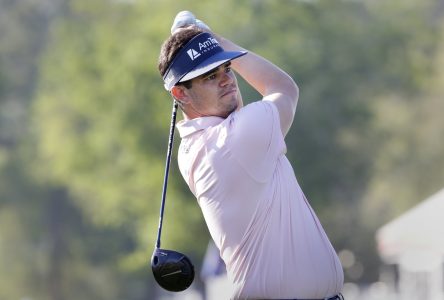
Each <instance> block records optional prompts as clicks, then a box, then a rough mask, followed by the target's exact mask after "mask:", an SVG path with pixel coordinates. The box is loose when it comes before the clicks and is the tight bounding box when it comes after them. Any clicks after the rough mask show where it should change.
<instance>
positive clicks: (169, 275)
mask: <svg viewBox="0 0 444 300" xmlns="http://www.w3.org/2000/svg"><path fill="white" fill-rule="evenodd" d="M177 106H178V104H177V102H176V101H175V100H174V103H173V112H172V116H171V126H170V136H169V140H168V151H167V158H166V164H165V176H164V180H163V190H162V202H161V204H160V218H159V228H158V231H157V241H156V247H155V249H154V252H153V255H152V257H151V269H152V270H153V275H154V278H155V279H156V281H157V283H158V284H159V285H160V286H161V287H162V288H164V289H166V290H168V291H171V292H181V291H183V290H186V289H187V288H188V287H189V286H190V285H191V283H193V280H194V266H193V264H192V263H191V260H190V259H189V258H188V257H186V256H185V255H184V254H182V253H180V252H177V251H173V250H165V249H160V236H161V234H162V225H163V213H164V210H165V198H166V191H167V185H168V173H169V169H170V161H171V152H172V149H173V140H174V127H175V125H176V115H177Z"/></svg>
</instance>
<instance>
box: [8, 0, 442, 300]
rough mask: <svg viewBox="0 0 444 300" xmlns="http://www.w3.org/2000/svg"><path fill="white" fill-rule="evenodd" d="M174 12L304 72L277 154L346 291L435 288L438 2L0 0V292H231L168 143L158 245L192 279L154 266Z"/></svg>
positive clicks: (419, 295) (194, 299) (19, 296)
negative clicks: (176, 283) (327, 244)
mask: <svg viewBox="0 0 444 300" xmlns="http://www.w3.org/2000/svg"><path fill="white" fill-rule="evenodd" d="M185 9H186V10H191V11H192V12H194V13H195V14H196V15H197V17H198V18H200V19H202V20H204V21H205V22H207V23H208V24H209V26H210V27H211V28H212V29H213V30H214V31H216V32H219V33H221V34H222V35H225V36H226V37H228V38H230V39H232V40H233V41H235V42H237V43H239V44H241V45H242V46H244V47H246V48H247V49H250V50H252V51H255V52H257V53H259V54H261V55H263V56H265V57H266V58H268V59H269V60H271V61H272V62H274V63H276V64H277V65H279V66H281V67H282V68H283V69H284V70H285V71H287V72H288V73H289V74H291V75H292V76H293V77H294V79H295V80H296V82H297V83H298V85H299V87H300V90H301V94H300V100H299V105H298V110H297V113H296V117H295V122H294V124H293V127H292V129H291V131H290V133H289V134H288V135H287V138H286V142H287V148H288V153H287V154H288V157H289V159H290V161H291V162H292V164H293V166H294V169H295V172H296V176H297V177H298V179H299V182H300V184H301V186H302V188H303V190H304V192H305V194H306V196H307V198H308V199H309V201H310V203H311V204H312V206H313V208H314V209H315V211H316V212H317V214H318V216H319V218H320V220H321V222H322V224H323V226H324V228H325V230H326V232H327V233H328V235H329V237H330V239H331V241H332V243H333V245H334V247H335V249H336V250H337V252H338V254H339V256H340V258H341V261H342V264H343V267H344V273H345V282H346V284H345V287H344V294H345V296H346V299H348V300H352V299H368V300H377V299H381V300H382V299H442V297H443V296H442V294H443V285H444V281H443V276H442V274H443V262H442V258H443V254H444V247H443V239H444V234H440V233H442V230H441V231H439V230H437V229H440V228H444V225H438V224H437V223H436V222H438V220H441V219H444V218H442V217H441V216H442V215H444V208H443V207H442V203H444V194H443V192H441V193H439V191H441V190H442V189H443V187H444V122H443V118H442V115H443V113H444V1H442V0H423V1H413V0H403V1H401V0H399V1H397V0H393V1H378V0H372V1H371V0H368V1H365V0H323V1H321V0H320V1H309V0H305V1H292V0H274V1H271V0H269V1H266V0H264V1H261V0H243V1H238V0H225V1H185V0H184V1H172V0H162V1H160V0H144V1H141V0H0V128H1V130H0V299H2V300H3V299H4V300H38V299H48V300H68V299H88V300H89V299H91V300H101V299H106V300H113V299H116V300H117V299H125V300H142V299H144V300H145V299H153V300H156V299H185V300H187V299H188V300H219V299H221V300H222V299H228V298H225V296H223V291H224V288H223V284H224V283H223V268H222V269H221V268H220V265H219V266H218V262H217V255H216V258H214V257H213V256H212V255H214V251H213V250H211V249H212V246H211V244H209V239H210V236H209V234H208V231H207V229H206V226H205V223H204V220H203V217H202V216H201V213H200V209H199V207H198V205H197V203H196V201H195V199H194V197H193V195H192V194H191V193H190V192H189V190H188V188H187V187H186V186H185V184H184V182H183V180H182V178H181V175H180V174H179V171H178V169H177V163H176V152H177V151H176V150H175V151H174V156H173V164H172V169H171V173H170V181H169V186H168V188H169V191H168V197H167V205H166V213H165V223H164V230H163V235H162V247H164V248H170V249H171V248H172V249H175V250H178V251H181V252H184V253H186V254H187V255H188V256H189V257H190V258H191V259H192V261H193V262H194V264H195V265H196V270H197V276H196V280H195V283H194V284H193V285H192V287H191V288H190V289H189V290H187V291H186V292H182V293H178V294H172V293H166V292H164V291H162V290H161V289H159V288H158V286H157V284H155V282H154V279H153V277H152V274H151V267H150V265H149V260H150V257H151V254H152V251H153V248H154V242H155V238H156V233H157V225H158V215H159V206H160V195H161V189H162V180H163V172H164V162H165V155H166V148H167V139H168V128H169V124H170V117H171V104H172V103H171V99H170V97H169V95H168V93H167V92H166V91H165V90H164V89H163V85H162V80H161V78H160V77H159V75H158V72H157V59H158V53H159V48H160V46H161V44H162V42H163V41H164V40H165V39H166V38H167V36H168V35H169V29H170V26H171V23H172V20H173V18H174V16H175V15H176V13H177V12H179V11H181V10H185ZM241 86H242V89H243V95H244V100H247V101H246V102H251V101H255V100H258V99H259V96H258V94H257V93H256V92H254V91H252V90H251V89H249V87H247V86H246V84H245V83H244V82H241ZM177 142H178V137H177V136H176V145H177ZM430 197H431V198H430ZM430 199H431V200H433V203H432V204H433V205H438V206H439V205H441V206H440V207H441V209H438V208H436V207H438V206H432V205H428V209H427V210H426V209H424V207H425V204H424V203H425V202H427V201H426V200H430ZM429 202H430V201H429ZM418 207H419V208H421V209H420V212H422V214H419V213H415V212H413V211H418V209H417V208H418ZM405 212H407V213H408V215H409V216H410V217H409V216H407V217H406V216H405ZM412 215H414V217H411V216H412ZM398 217H400V218H401V219H399V218H398ZM396 218H398V219H396ZM400 220H401V221H403V222H404V221H405V222H406V223H402V222H401V221H400ZM427 222H429V223H430V224H429V225H428V226H425V225H424V224H428V223H427ZM433 222H435V223H433ZM440 222H443V221H440ZM405 224H408V225H405ZM423 225H424V226H423ZM381 228H382V229H381ZM397 230H398V231H397ZM433 230H435V231H433ZM410 233H415V234H416V235H414V236H412V235H410ZM400 236H402V238H400ZM422 237H428V239H426V238H422ZM418 239H421V241H420V243H418V245H415V241H418ZM415 247H416V248H415ZM408 250H415V251H408ZM418 253H419V254H418ZM416 254H418V255H416ZM415 255H416V256H415ZM421 255H422V256H421ZM431 257H432V258H433V259H430V258H431ZM424 258H429V260H430V261H431V262H429V261H427V259H425V260H423V259H424ZM204 262H205V263H204ZM415 262H416V264H415ZM426 262H427V263H426ZM202 270H204V272H201V271H202ZM219 279H220V280H219ZM218 280H219V281H218ZM408 289H410V290H408ZM407 290H408V294H407V295H409V297H403V296H402V295H403V293H404V294H405V293H406V291H407Z"/></svg>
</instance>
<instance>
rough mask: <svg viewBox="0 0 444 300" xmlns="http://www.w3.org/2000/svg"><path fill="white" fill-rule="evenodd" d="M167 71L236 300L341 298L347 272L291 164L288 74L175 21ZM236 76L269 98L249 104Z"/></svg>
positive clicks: (188, 164) (293, 94)
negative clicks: (287, 140)
mask: <svg viewBox="0 0 444 300" xmlns="http://www.w3.org/2000/svg"><path fill="white" fill-rule="evenodd" d="M159 71H160V74H161V75H162V77H163V80H164V85H165V88H166V89H167V90H168V91H169V92H170V93H171V95H172V97H173V98H174V100H175V101H177V103H178V105H179V107H180V108H181V110H182V112H183V117H184V118H183V120H181V121H180V122H178V124H177V129H178V131H179V134H180V137H181V144H180V147H179V153H178V163H179V168H180V171H181V173H182V175H183V177H184V179H185V181H186V182H187V184H188V186H189V188H190V190H191V192H192V193H193V194H194V196H195V197H196V198H197V202H198V204H199V206H200V207H201V209H202V213H203V216H204V218H205V221H206V224H207V226H208V229H209V232H210V234H211V237H212V238H213V240H214V242H215V244H216V246H217V247H218V249H219V251H220V256H221V257H222V259H223V260H224V262H225V264H226V267H227V275H228V278H229V280H230V282H231V283H232V297H231V299H331V300H333V299H343V298H342V296H341V294H340V292H341V289H342V285H343V271H342V267H341V264H340V262H339V259H338V257H337V255H336V252H335V250H334V249H333V247H332V245H331V243H330V241H329V239H328V237H327V235H326V234H325V232H324V230H323V228H322V226H321V224H320V222H319V220H318V218H317V217H316V215H315V213H314V211H313V210H312V208H311V207H310V204H309V203H308V201H307V199H306V198H305V196H304V193H303V192H302V190H301V188H300V186H299V184H298V182H297V180H296V177H295V174H294V171H293V168H292V166H291V165H290V162H289V161H288V159H287V157H286V156H285V153H286V145H285V141H284V137H285V135H286V134H287V132H288V131H289V129H290V126H291V124H292V122H293V118H294V115H295V111H296V104H297V101H298V96H299V91H298V87H297V85H296V84H295V82H294V81H293V79H292V78H291V77H290V76H289V75H288V74H286V73H285V72H284V71H283V70H281V69H280V68H278V67H277V66H275V65H274V64H272V63H271V62H269V61H267V60H266V59H264V58H262V57H260V56H259V55H257V54H254V53H253V52H248V53H247V51H246V50H245V49H243V48H241V47H239V46H237V45H236V44H234V43H233V42H231V41H229V40H227V39H225V38H223V37H221V36H219V35H216V34H214V33H212V32H211V31H210V29H209V28H208V27H207V26H206V25H205V24H204V23H202V22H201V21H199V20H196V19H195V17H194V15H192V14H191V13H190V12H181V13H179V14H178V15H177V17H176V19H175V22H174V24H173V27H172V35H171V36H170V37H169V38H168V39H167V40H166V41H165V42H164V44H163V45H162V48H161V53H160V58H159ZM234 71H236V72H237V73H238V74H239V75H240V76H241V77H243V78H244V79H245V80H246V81H247V82H248V83H249V84H250V85H251V86H252V87H253V88H254V89H256V90H257V91H258V92H259V93H260V94H261V95H262V99H260V100H261V101H256V102H253V103H251V104H249V105H245V106H244V105H243V101H242V96H241V93H240V91H239V87H238V83H237V79H236V75H235V73H234Z"/></svg>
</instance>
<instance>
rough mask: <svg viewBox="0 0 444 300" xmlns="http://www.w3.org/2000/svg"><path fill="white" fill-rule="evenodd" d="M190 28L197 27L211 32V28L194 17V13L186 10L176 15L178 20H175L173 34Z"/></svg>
mask: <svg viewBox="0 0 444 300" xmlns="http://www.w3.org/2000/svg"><path fill="white" fill-rule="evenodd" d="M190 26H197V27H199V28H201V29H203V30H204V31H210V30H211V29H210V27H208V26H207V24H205V23H204V22H202V21H201V20H199V19H196V17H195V16H194V15H193V13H192V12H190V11H187V10H184V11H181V12H179V13H178V14H177V15H176V18H174V22H173V25H172V26H171V34H174V33H175V32H177V31H178V30H180V29H182V28H186V27H190Z"/></svg>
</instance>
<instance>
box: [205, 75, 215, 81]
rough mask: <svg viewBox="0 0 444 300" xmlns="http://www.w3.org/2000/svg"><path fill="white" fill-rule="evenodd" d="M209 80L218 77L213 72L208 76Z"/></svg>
mask: <svg viewBox="0 0 444 300" xmlns="http://www.w3.org/2000/svg"><path fill="white" fill-rule="evenodd" d="M207 79H208V80H213V79H216V74H211V75H210V76H208V77H207Z"/></svg>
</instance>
